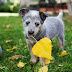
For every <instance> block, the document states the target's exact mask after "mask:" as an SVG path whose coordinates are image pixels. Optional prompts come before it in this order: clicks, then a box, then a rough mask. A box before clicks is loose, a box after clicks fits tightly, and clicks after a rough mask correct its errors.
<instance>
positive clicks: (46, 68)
mask: <svg viewBox="0 0 72 72" xmlns="http://www.w3.org/2000/svg"><path fill="white" fill-rule="evenodd" d="M38 72H48V67H47V66H43V67H41V68H39V71H38Z"/></svg>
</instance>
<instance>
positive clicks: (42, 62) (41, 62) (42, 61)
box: [39, 57, 46, 66]
mask: <svg viewBox="0 0 72 72" xmlns="http://www.w3.org/2000/svg"><path fill="white" fill-rule="evenodd" d="M39 59H40V65H42V66H45V60H46V58H42V57H40V58H39Z"/></svg>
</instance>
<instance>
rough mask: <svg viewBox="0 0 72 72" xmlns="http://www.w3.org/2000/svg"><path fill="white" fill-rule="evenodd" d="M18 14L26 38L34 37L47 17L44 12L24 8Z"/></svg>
mask: <svg viewBox="0 0 72 72" xmlns="http://www.w3.org/2000/svg"><path fill="white" fill-rule="evenodd" d="M19 14H20V15H21V16H22V19H23V26H24V30H25V35H28V36H35V35H36V34H37V33H38V32H39V31H40V30H41V27H42V25H43V22H44V20H45V19H46V17H47V16H48V15H47V14H46V13H45V12H39V11H35V10H28V9H25V8H22V9H20V10H19Z"/></svg>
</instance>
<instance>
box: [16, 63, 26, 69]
mask: <svg viewBox="0 0 72 72" xmlns="http://www.w3.org/2000/svg"><path fill="white" fill-rule="evenodd" d="M25 65H26V63H23V62H19V63H18V64H17V66H18V67H19V68H22V67H24V66H25Z"/></svg>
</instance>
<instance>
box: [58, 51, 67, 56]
mask: <svg viewBox="0 0 72 72" xmlns="http://www.w3.org/2000/svg"><path fill="white" fill-rule="evenodd" d="M65 55H68V53H67V52H66V51H63V52H62V53H61V55H59V56H65Z"/></svg>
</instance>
